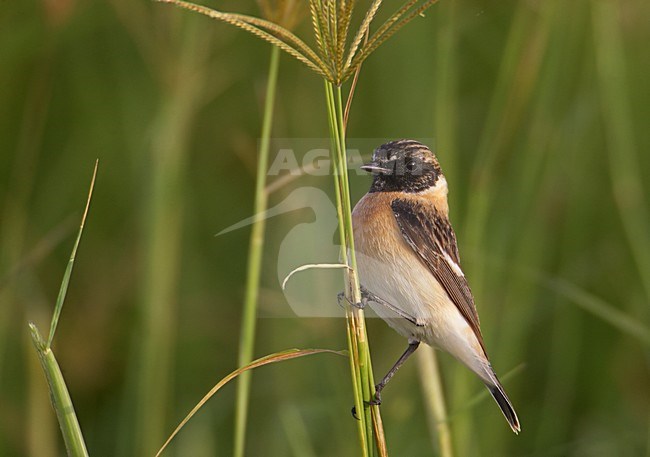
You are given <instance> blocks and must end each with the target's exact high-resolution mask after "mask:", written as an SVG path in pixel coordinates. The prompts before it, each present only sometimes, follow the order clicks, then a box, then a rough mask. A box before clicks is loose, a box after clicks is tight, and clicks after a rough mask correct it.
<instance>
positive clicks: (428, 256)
mask: <svg viewBox="0 0 650 457" xmlns="http://www.w3.org/2000/svg"><path fill="white" fill-rule="evenodd" d="M391 207H392V209H393V214H394V215H395V219H396V220H397V225H398V226H399V228H400V231H401V232H402V236H403V237H404V239H405V240H406V242H407V243H408V244H409V246H411V248H412V249H413V250H414V251H415V253H416V254H417V255H418V257H420V259H421V260H422V262H424V264H425V265H426V266H427V268H428V269H429V270H430V271H431V273H432V274H433V276H435V278H436V279H437V280H438V282H439V283H440V284H441V285H442V287H443V288H444V289H445V291H446V292H447V295H449V298H450V299H451V301H452V302H453V303H454V305H456V308H458V311H460V313H461V314H462V315H463V317H464V318H465V320H466V321H467V323H468V324H469V326H470V327H471V328H472V330H473V331H474V334H475V335H476V338H477V339H478V341H479V343H480V344H481V347H483V349H484V350H485V347H484V346H483V336H482V335H481V329H480V326H479V320H478V313H477V312H476V307H475V306H474V298H473V297H472V291H471V290H470V288H469V285H468V284H467V280H466V279H465V276H464V275H463V273H462V271H461V269H460V256H459V255H458V247H457V245H456V235H455V234H454V231H453V229H452V228H451V225H450V224H449V220H448V219H447V218H446V217H444V216H442V215H441V214H440V213H439V212H438V211H437V210H436V209H435V207H433V205H423V204H421V203H418V202H414V201H412V200H405V199H396V200H394V201H393V202H392V203H391Z"/></svg>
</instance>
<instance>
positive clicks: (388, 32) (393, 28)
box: [343, 0, 438, 79]
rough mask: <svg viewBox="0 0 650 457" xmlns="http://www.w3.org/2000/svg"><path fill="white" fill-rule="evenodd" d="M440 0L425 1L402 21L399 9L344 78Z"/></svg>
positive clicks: (362, 52) (369, 43)
mask: <svg viewBox="0 0 650 457" xmlns="http://www.w3.org/2000/svg"><path fill="white" fill-rule="evenodd" d="M437 2H438V0H427V1H426V2H424V3H423V4H422V5H420V6H419V7H417V8H415V9H414V10H413V11H412V12H411V14H409V15H408V16H406V17H405V18H404V19H402V20H401V21H399V22H397V21H398V20H399V18H400V17H401V16H403V15H404V13H405V12H406V11H408V9H407V10H405V11H404V12H402V10H403V9H404V7H403V8H402V9H400V11H398V13H396V14H395V15H394V16H392V17H391V18H389V19H388V20H387V21H386V22H385V23H384V24H383V25H382V26H381V27H380V28H379V30H377V32H375V33H374V34H373V35H372V36H371V37H370V40H368V44H367V45H365V46H364V47H363V48H362V49H361V51H360V52H359V53H358V54H357V55H356V56H355V57H354V59H352V62H351V63H350V65H349V66H348V67H347V68H346V71H345V73H344V74H343V78H344V79H345V78H347V77H349V76H350V75H351V74H352V72H353V71H354V69H355V68H356V67H357V66H358V65H359V64H360V63H361V62H363V61H364V60H365V59H366V58H367V57H368V56H369V55H370V54H372V53H373V52H374V51H375V50H376V49H377V48H378V47H379V46H381V45H382V44H383V43H385V42H386V40H388V39H389V38H390V37H392V36H393V35H394V34H395V33H397V32H398V31H399V30H400V29H401V28H402V27H404V26H405V25H406V24H408V23H409V22H411V21H412V20H413V19H415V18H416V17H417V16H419V15H421V14H422V13H423V12H424V11H425V10H426V9H428V8H430V7H431V6H433V4H434V3H437ZM415 3H417V2H414V1H413V0H410V1H409V2H407V4H406V5H405V7H406V6H407V5H408V7H409V8H411V7H412V6H413V5H414V4H415Z"/></svg>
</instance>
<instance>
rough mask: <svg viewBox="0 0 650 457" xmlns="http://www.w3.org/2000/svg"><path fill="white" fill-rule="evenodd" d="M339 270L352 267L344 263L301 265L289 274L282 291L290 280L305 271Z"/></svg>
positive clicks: (283, 282) (283, 283)
mask: <svg viewBox="0 0 650 457" xmlns="http://www.w3.org/2000/svg"><path fill="white" fill-rule="evenodd" d="M337 268H346V269H348V270H350V267H349V266H348V265H346V264H344V263H308V264H307V265H301V266H299V267H298V268H294V269H293V270H291V271H290V272H289V274H288V275H287V276H285V278H284V280H283V281H282V290H284V289H285V288H286V286H287V282H288V281H289V279H290V278H291V277H292V276H293V275H294V274H296V273H298V272H301V271H305V270H318V269H321V270H327V269H337Z"/></svg>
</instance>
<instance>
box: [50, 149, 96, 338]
mask: <svg viewBox="0 0 650 457" xmlns="http://www.w3.org/2000/svg"><path fill="white" fill-rule="evenodd" d="M98 165H99V159H98V160H96V161H95V169H94V170H93V177H92V180H91V181H90V190H89V191H88V199H87V200H86V208H85V209H84V214H83V216H82V218H81V226H80V227H79V233H77V239H76V240H75V242H74V247H73V248H72V254H70V259H69V260H68V266H67V267H66V269H65V273H64V274H63V281H61V288H60V289H59V295H58V297H57V298H56V305H55V306H54V314H53V315H52V322H51V323H50V335H49V336H48V338H47V343H46V344H45V348H46V349H49V348H50V347H52V340H53V339H54V334H55V333H56V327H57V325H58V324H59V317H60V316H61V310H62V309H63V302H64V301H65V296H66V294H67V292H68V285H69V284H70V277H71V276H72V268H73V267H74V261H75V258H76V257H77V248H78V247H79V242H80V241H81V234H82V233H83V231H84V224H85V223H86V216H87V215H88V209H89V208H90V200H91V199H92V196H93V188H94V187H95V178H96V177H97V166H98Z"/></svg>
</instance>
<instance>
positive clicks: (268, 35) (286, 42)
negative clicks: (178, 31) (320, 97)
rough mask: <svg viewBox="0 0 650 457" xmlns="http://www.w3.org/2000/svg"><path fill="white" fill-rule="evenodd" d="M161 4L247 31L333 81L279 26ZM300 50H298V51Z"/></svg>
mask: <svg viewBox="0 0 650 457" xmlns="http://www.w3.org/2000/svg"><path fill="white" fill-rule="evenodd" d="M157 1H158V2H160V3H171V4H173V5H176V6H178V7H180V8H183V9H186V10H189V11H194V12H197V13H200V14H203V15H205V16H208V17H210V18H212V19H217V20H220V21H223V22H226V23H228V24H231V25H234V26H236V27H239V28H241V29H243V30H246V31H247V32H249V33H252V34H253V35H255V36H257V37H259V38H262V39H263V40H265V41H268V42H269V43H271V44H273V45H275V46H277V47H279V48H280V49H282V50H283V51H285V52H286V53H288V54H289V55H291V56H292V57H295V58H296V59H298V60H299V61H300V62H302V63H304V64H305V65H307V66H308V67H309V68H310V69H312V70H313V71H315V72H316V73H318V74H319V75H321V76H324V77H325V78H328V79H331V73H330V71H329V69H328V68H327V66H326V65H325V64H324V63H323V61H322V60H321V58H320V57H318V55H317V54H316V53H315V52H314V51H313V50H312V49H311V48H310V47H309V46H307V45H306V44H305V43H304V42H303V41H302V40H301V39H300V38H298V37H297V36H296V35H294V34H293V33H291V32H290V31H288V30H287V29H285V28H283V27H280V26H279V25H277V24H275V23H273V22H271V21H266V20H264V19H260V18H256V17H252V16H246V15H243V14H234V13H223V12H221V11H217V10H213V9H211V8H207V7H205V6H201V5H196V4H194V3H189V2H184V1H182V0H157ZM296 48H298V49H296Z"/></svg>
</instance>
